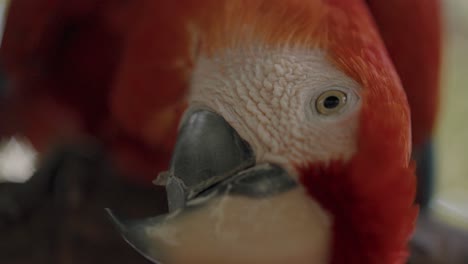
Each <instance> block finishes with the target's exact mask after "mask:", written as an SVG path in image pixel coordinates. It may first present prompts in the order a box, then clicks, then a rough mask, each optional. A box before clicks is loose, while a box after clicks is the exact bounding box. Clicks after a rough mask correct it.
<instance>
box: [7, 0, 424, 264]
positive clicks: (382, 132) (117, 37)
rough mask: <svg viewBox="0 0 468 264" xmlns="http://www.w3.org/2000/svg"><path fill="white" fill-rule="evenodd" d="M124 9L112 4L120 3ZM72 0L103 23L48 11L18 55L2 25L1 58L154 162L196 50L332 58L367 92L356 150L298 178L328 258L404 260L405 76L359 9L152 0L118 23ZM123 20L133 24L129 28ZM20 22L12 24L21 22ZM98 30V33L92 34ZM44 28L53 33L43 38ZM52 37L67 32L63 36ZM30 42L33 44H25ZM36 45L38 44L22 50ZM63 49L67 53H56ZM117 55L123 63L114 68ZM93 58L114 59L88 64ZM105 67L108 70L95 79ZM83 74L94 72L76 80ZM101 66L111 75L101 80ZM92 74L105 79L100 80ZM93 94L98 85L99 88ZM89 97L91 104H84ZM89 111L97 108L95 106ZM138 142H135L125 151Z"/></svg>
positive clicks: (408, 189) (339, 3) (19, 79)
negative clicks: (324, 230) (327, 235)
mask: <svg viewBox="0 0 468 264" xmlns="http://www.w3.org/2000/svg"><path fill="white" fill-rule="evenodd" d="M16 1H19V4H17V5H18V7H17V8H20V5H21V4H20V3H22V4H27V3H28V1H27V0H16ZM129 2H130V1H129ZM129 2H126V1H122V2H120V1H119V4H122V5H125V3H127V4H128V3H129ZM50 3H53V2H50ZM76 3H83V6H86V7H87V8H88V9H86V10H94V11H93V12H95V13H93V12H91V11H88V12H91V14H102V13H105V14H107V15H106V16H104V17H105V18H106V19H103V17H102V15H100V16H98V18H99V19H98V20H96V21H95V22H93V24H97V25H102V27H96V25H94V26H93V27H92V28H91V27H89V28H87V27H86V26H87V25H88V26H89V24H88V23H89V17H88V18H87V19H86V20H85V21H88V22H87V23H84V22H83V23H81V24H80V23H78V25H81V26H80V27H78V28H79V29H82V30H83V31H80V30H77V29H76V28H75V30H74V31H71V33H70V34H71V36H68V37H67V38H63V35H61V34H58V33H57V29H55V30H56V31H53V30H52V29H50V28H49V27H50V24H52V25H54V24H55V25H56V24H57V21H64V20H65V21H75V22H76V20H73V19H71V18H70V17H72V18H73V16H71V15H69V14H68V15H67V16H65V17H60V19H59V20H55V19H57V18H56V17H57V14H61V12H58V11H55V13H53V14H54V15H48V16H45V17H47V19H46V20H45V21H46V22H44V23H35V25H37V24H39V25H43V24H45V25H46V26H44V27H42V28H46V29H47V30H36V31H33V32H35V34H31V35H29V34H27V33H26V31H20V32H23V34H25V35H22V34H20V35H19V36H22V40H21V41H20V42H19V43H24V44H28V46H26V47H23V48H22V49H20V48H18V47H16V46H15V45H18V39H15V34H18V33H17V32H18V31H16V30H15V27H18V26H14V25H15V23H11V24H10V25H7V26H8V28H7V32H6V33H7V35H6V42H5V46H4V47H3V50H2V52H3V54H4V56H5V57H6V61H7V64H6V68H7V70H8V71H9V72H10V74H11V75H12V76H13V77H14V79H13V81H14V83H13V84H14V85H15V87H19V89H20V90H24V89H26V87H31V86H30V84H31V83H33V84H34V86H33V87H34V88H29V89H34V90H36V91H41V92H40V93H39V95H44V94H51V93H45V91H53V93H52V94H54V100H57V101H60V102H66V103H63V104H65V106H66V108H70V109H73V110H72V111H73V112H74V113H77V115H78V116H79V118H80V119H82V120H84V121H83V122H84V123H89V122H90V123H89V124H94V125H89V127H91V129H89V128H88V129H89V131H90V132H91V133H92V134H98V135H100V136H101V137H103V138H105V139H106V140H107V141H108V142H109V140H108V138H109V137H110V138H112V139H114V140H120V137H117V136H116V135H119V136H120V135H122V134H123V135H125V136H126V137H124V138H131V139H132V140H134V141H136V142H139V143H141V144H142V145H143V146H144V149H147V150H148V149H149V150H150V152H148V153H151V154H152V155H151V157H155V156H156V157H163V156H164V155H162V156H161V155H159V156H158V154H160V152H158V150H160V148H161V146H165V147H164V148H162V149H164V150H168V149H170V147H167V146H168V145H171V144H170V143H165V144H162V143H164V142H172V141H171V140H167V139H168V138H170V137H171V135H175V127H176V124H177V122H178V119H179V117H180V112H181V111H180V109H181V108H182V109H183V107H184V104H185V102H184V97H185V95H186V91H187V90H188V85H189V82H190V72H191V70H192V68H193V66H194V64H195V63H196V57H197V55H199V54H204V55H205V56H214V55H215V54H217V53H219V52H222V51H223V50H226V49H230V48H237V49H243V48H249V47H251V46H252V45H257V44H258V45H262V47H263V48H269V47H278V46H280V47H283V48H287V47H288V46H294V47H304V48H320V49H322V50H324V51H325V52H327V54H328V57H329V60H330V61H332V62H333V63H334V64H335V65H336V66H337V67H338V68H339V69H341V70H342V71H343V72H345V73H346V74H347V75H348V76H350V77H351V78H353V79H354V80H355V81H356V82H358V83H359V84H360V85H361V86H362V87H363V94H362V102H363V104H362V109H361V114H360V127H359V133H358V134H359V136H358V139H357V140H358V144H357V145H358V150H357V152H356V154H355V155H354V156H353V158H352V159H351V160H348V161H344V160H335V161H329V162H324V163H310V164H307V165H303V164H299V165H298V166H297V168H298V170H299V172H300V180H301V181H302V183H303V184H304V186H305V187H306V189H307V190H308V192H309V193H310V195H311V196H312V197H313V198H315V199H317V200H318V201H319V202H320V204H322V206H323V207H324V208H325V209H326V210H328V211H329V212H330V214H331V215H332V218H333V220H334V223H333V230H334V235H333V248H332V256H331V259H332V263H335V264H338V263H351V264H353V263H360V264H366V263H382V264H396V263H404V261H405V258H406V256H407V250H406V243H407V241H408V239H409V237H410V235H411V231H412V229H413V225H414V222H415V218H416V214H417V208H416V207H414V205H413V201H414V195H415V178H414V173H413V167H412V166H411V165H410V161H409V156H410V152H411V135H410V127H409V126H410V112H409V108H408V104H407V101H406V96H405V94H404V91H403V89H402V86H401V83H400V80H399V78H398V76H397V74H396V71H395V70H394V68H393V65H392V63H391V61H390V58H389V57H388V55H387V52H386V50H385V47H384V43H383V42H382V40H381V38H380V36H379V34H378V32H377V29H376V27H375V24H374V21H373V20H372V16H371V14H370V13H369V10H368V9H367V6H366V4H365V2H363V1H360V0H355V1H351V0H323V1H320V0H310V1H304V0H290V1H288V2H287V4H285V3H286V2H285V1H284V0H269V1H266V0H239V1H220V0H204V1H200V0H180V1H154V0H148V1H138V2H132V3H134V4H132V6H133V7H134V8H136V9H138V10H139V11H140V12H138V16H134V17H132V16H131V14H130V15H128V16H127V17H125V18H127V19H128V20H125V21H120V20H118V19H115V17H119V16H117V15H115V16H111V15H108V14H113V12H117V11H115V10H122V9H119V8H116V7H115V6H118V5H119V4H115V5H114V4H113V5H111V4H108V3H107V2H105V1H102V2H98V3H99V4H90V6H92V8H91V7H89V6H87V5H84V3H85V2H78V1H77V2H76ZM106 3H107V4H106ZM57 6H59V5H58V4H57V3H55V6H54V8H50V9H48V11H47V12H45V13H46V14H47V13H51V12H52V11H51V10H57V9H56V8H58V7H57ZM108 6H114V8H115V9H112V10H113V11H112V12H110V11H109V12H107V11H106V12H104V11H103V9H102V8H108ZM98 7H99V8H98ZM120 7H121V8H122V6H120ZM42 8H46V7H42ZM62 8H63V7H62ZM100 8H101V9H100ZM18 10H19V9H18ZM12 12H13V11H12ZM17 12H19V11H17ZM83 12H84V11H83ZM96 12H97V13H96ZM100 12H101V13H100ZM130 13H131V12H130ZM136 13H137V12H135V14H136ZM23 14H24V13H21V15H20V14H19V13H18V14H16V15H15V13H12V15H11V16H12V19H15V18H16V19H17V20H21V17H20V16H24V15H23ZM85 14H88V13H86V12H85ZM114 14H115V13H114ZM90 16H91V17H93V16H92V15H90ZM79 17H81V18H83V13H79V15H76V14H75V19H77V18H79ZM84 17H86V16H84ZM112 17H113V19H111V18H112ZM129 17H130V18H129ZM176 18H177V19H176ZM63 19H64V20H63ZM38 20H39V21H42V20H40V19H38ZM78 21H80V20H78ZM129 21H131V22H132V23H131V24H130V25H126V26H124V24H125V22H129ZM20 22H21V21H19V22H17V23H18V25H21V23H27V22H25V21H23V22H21V23H20ZM67 23H69V22H67ZM67 23H65V24H67ZM59 25H63V23H59ZM75 25H76V24H75ZM243 25H255V26H249V27H244V26H243ZM29 26H31V25H29ZM55 27H57V26H55ZM129 27H131V30H129V29H128V28H129ZM52 28H54V27H52ZM102 28H104V29H102ZM100 29H102V31H97V32H96V30H100ZM51 30H52V33H47V34H46V33H44V32H50V31H51ZM37 32H40V33H37ZM58 32H62V33H63V29H62V30H58ZM80 32H81V34H91V36H92V37H89V35H86V36H88V37H87V38H85V39H86V40H87V41H84V39H81V38H78V37H79V33H80ZM93 34H95V35H93ZM57 36H62V37H57ZM73 36H75V37H77V39H76V41H69V42H64V39H73V38H71V37H73ZM16 37H18V36H16ZM29 38H31V39H32V40H28V41H25V40H26V39H29ZM103 38H109V39H103ZM111 38H112V40H110V39H111ZM88 41H90V42H88ZM92 41H96V43H95V44H97V43H100V45H102V44H103V42H105V43H106V45H103V46H104V47H102V46H96V48H97V47H102V48H101V49H98V50H97V51H96V50H95V49H94V48H90V49H86V47H90V46H87V45H86V44H88V45H91V46H92V43H91V42H92ZM108 41H110V42H112V44H111V43H108ZM34 43H35V44H36V46H34V45H33V46H32V47H31V46H29V44H34ZM114 45H116V47H114ZM58 47H60V49H59V50H66V51H67V52H65V51H64V52H63V53H58V55H57V52H56V50H57V48H58ZM66 48H68V49H69V50H67V49H66ZM113 49H115V51H113ZM12 51H14V52H12ZM52 54H55V56H51V55H52ZM106 54H107V56H106ZM32 55H34V56H32ZM72 55H73V57H68V56H72ZM92 55H93V56H99V57H92ZM114 55H115V56H117V57H114ZM75 56H76V57H75ZM90 56H91V57H90ZM101 56H103V57H101ZM19 58H20V59H19ZM86 58H88V59H90V61H87V60H85V59H86ZM65 59H66V60H65ZM113 59H115V60H117V59H118V60H119V63H117V62H115V61H113ZM94 60H99V61H101V60H102V63H104V62H107V63H109V64H105V65H99V67H96V68H94V67H86V66H89V65H90V64H91V62H92V61H94ZM31 62H36V64H32V63H31ZM37 62H39V63H40V65H41V67H40V70H41V71H40V72H38V70H37V68H33V69H29V68H24V67H31V66H30V65H37ZM65 62H67V63H65ZM70 62H73V64H71V65H70V64H69V63H70ZM78 62H80V64H79V65H78ZM75 63H77V65H75ZM117 64H118V65H117ZM28 65H29V66H28ZM52 66H54V67H52ZM71 66H75V67H71ZM83 66H84V69H82V68H81V67H83ZM44 67H45V68H44ZM103 67H110V68H112V69H113V70H109V69H106V71H104V72H101V71H100V69H102V68H103ZM34 69H36V70H34ZM44 69H47V71H44ZM92 69H94V70H95V71H91V70H92ZM83 70H88V71H90V72H91V73H93V74H95V75H93V74H90V73H83V72H82V71H83ZM107 70H108V71H109V72H110V73H106V72H107ZM32 73H36V74H35V76H36V77H34V78H31V76H34V75H32ZM39 73H40V74H39ZM67 74H68V75H67ZM101 74H102V76H100V75H101ZM38 75H39V77H37V76H38ZM82 75H86V77H83V76H82ZM62 76H63V77H62ZM96 76H99V77H96ZM53 77H54V78H53ZM56 77H62V78H63V79H62V78H58V80H60V83H54V82H52V81H54V80H55V79H56ZM88 77H89V79H88ZM104 77H106V78H104ZM51 78H53V80H51ZM95 79H99V80H101V81H102V79H105V80H106V81H103V82H101V83H99V85H98V84H96V82H95ZM91 87H92V88H91ZM88 88H89V90H87V89H88ZM50 89H52V90H50ZM83 89H85V90H83ZM96 89H100V90H99V92H97V91H98V90H96ZM63 91H66V93H63ZM85 91H88V93H86V92H85ZM61 92H62V95H61V96H62V97H60V94H61ZM75 92H76V93H77V94H74V93H75ZM94 93H96V94H94ZM69 95H73V96H69ZM68 97H71V98H68ZM32 98H33V99H34V100H33V101H31V102H37V100H38V98H41V97H32ZM78 98H81V100H83V99H86V100H87V102H88V103H89V104H90V106H84V107H83V105H81V104H80V102H81V100H77V101H75V102H73V100H71V99H78ZM89 98H93V99H94V100H96V101H94V100H93V101H88V99H89ZM93 102H94V103H93ZM61 104H62V103H61ZM74 104H75V105H74ZM28 105H31V103H30V104H28ZM65 106H63V105H60V107H62V108H65ZM93 106H94V107H99V109H97V108H96V109H94V110H90V109H92V107H93ZM30 107H32V106H30ZM89 107H91V108H89ZM82 108H83V109H82ZM29 109H31V108H29ZM36 110H37V109H36ZM87 111H89V112H87ZM96 111H97V112H99V113H100V114H101V118H100V119H94V118H91V117H93V116H94V115H93V114H95V112H96ZM86 113H87V114H86ZM43 116H48V115H47V113H45V114H44V115H43ZM49 118H50V117H49ZM90 118H91V119H90ZM88 119H90V120H95V123H93V122H91V121H87V120H88ZM103 124H106V126H105V129H104V131H107V134H106V133H102V130H96V129H103V126H104V125H103ZM93 128H94V129H95V130H93ZM109 128H113V129H117V130H110V129H109ZM109 131H111V132H109ZM112 131H113V132H112ZM115 131H118V132H119V133H116V132H115ZM49 132H50V131H49ZM103 135H106V137H104V136H103ZM113 142H116V143H117V145H120V146H121V144H122V143H121V142H120V141H113ZM124 142H129V141H124ZM134 146H135V145H130V147H131V149H132V150H133V147H134ZM125 153H131V152H125ZM139 153H141V152H139ZM155 153H156V155H155ZM132 157H135V156H132ZM154 160H156V159H154ZM152 161H153V160H152ZM291 162H294V161H291ZM157 164H159V163H155V166H154V169H155V170H156V169H157V166H156V165H157Z"/></svg>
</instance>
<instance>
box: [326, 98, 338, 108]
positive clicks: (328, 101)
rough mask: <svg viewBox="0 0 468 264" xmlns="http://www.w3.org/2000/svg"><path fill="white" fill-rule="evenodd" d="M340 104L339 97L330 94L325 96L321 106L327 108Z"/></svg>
mask: <svg viewBox="0 0 468 264" xmlns="http://www.w3.org/2000/svg"><path fill="white" fill-rule="evenodd" d="M338 105H340V98H338V97H336V96H334V95H332V96H328V97H327V98H325V100H324V101H323V106H324V107H325V108H327V109H333V108H336V107H337V106H338Z"/></svg>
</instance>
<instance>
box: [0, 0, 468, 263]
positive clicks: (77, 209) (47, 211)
mask: <svg viewBox="0 0 468 264" xmlns="http://www.w3.org/2000/svg"><path fill="white" fill-rule="evenodd" d="M442 2H443V5H444V16H445V20H444V27H445V36H444V42H443V44H444V56H443V72H442V92H441V109H440V114H439V119H438V127H437V131H436V136H435V162H434V168H435V175H436V186H435V197H434V199H433V202H432V204H431V210H432V212H433V213H434V216H435V217H436V219H437V223H438V225H446V226H448V230H449V231H447V232H448V233H460V232H468V151H467V150H468V102H467V100H468V1H467V0H442ZM0 4H1V5H3V6H4V4H5V1H3V2H2V1H0ZM0 26H3V25H2V24H0ZM0 85H3V84H0ZM0 99H1V93H0ZM0 125H1V124H0ZM5 144H6V143H5V142H3V145H5ZM0 145H1V144H0ZM21 155H22V156H24V155H26V154H25V153H24V152H21V153H20V156H21ZM53 157H54V158H51V160H48V161H46V162H45V164H46V166H45V167H44V169H42V170H41V171H39V172H37V173H36V174H35V176H34V177H33V178H32V179H31V180H30V181H29V186H31V187H30V188H26V189H25V188H24V187H23V186H22V184H21V183H1V182H2V180H1V179H0V263H2V264H26V263H35V264H42V263H44V264H53V263H57V264H72V263H73V264H74V263H102V262H105V261H106V262H108V263H113V264H118V263H149V262H147V261H146V260H144V258H142V257H141V256H139V255H138V254H137V253H136V252H134V251H133V250H132V249H131V248H130V247H129V246H127V245H126V244H125V243H124V242H123V241H122V239H121V238H120V237H119V235H118V234H117V232H116V231H115V230H114V229H113V227H112V226H111V225H110V222H109V221H108V219H107V218H106V215H105V214H104V211H103V208H106V207H110V208H113V209H116V211H117V212H118V213H121V214H123V215H127V216H130V217H138V216H148V215H154V214H157V213H158V212H162V211H163V210H165V206H166V205H165V198H164V197H165V194H164V190H163V189H161V188H159V189H157V188H156V187H148V186H140V185H138V184H135V183H131V182H128V181H126V180H125V177H116V175H117V172H116V171H114V170H112V166H111V165H109V163H108V162H107V160H106V159H105V153H104V152H103V151H102V150H101V149H100V148H99V146H98V145H86V144H84V145H81V146H80V147H77V146H64V147H61V148H60V149H56V150H55V155H53ZM1 159H2V157H0V167H1V166H6V165H5V164H4V163H5V162H4V163H2V162H1ZM4 161H5V159H4ZM10 162H11V161H10ZM8 164H11V163H8ZM8 164H7V165H8ZM56 164H60V166H59V167H57V166H56ZM65 172H66V173H67V175H66V177H64V176H63V174H64V173H65ZM70 172H73V173H70ZM0 176H1V175H0ZM0 178H1V177H0ZM38 186H39V187H38ZM11 197H15V200H12V198H11ZM423 224H424V223H423ZM423 224H422V226H423ZM427 230H429V231H427ZM433 230H439V229H437V228H433V226H432V225H431V224H429V225H428V227H427V228H426V230H425V231H424V232H422V233H424V234H425V232H432V231H433ZM440 230H446V229H445V227H444V228H442V229H440ZM462 230H464V231H462ZM443 232H445V231H443ZM428 237H429V238H431V236H422V240H424V239H425V238H428ZM432 238H433V237H432ZM429 240H430V239H429ZM460 241H465V240H460ZM465 242H466V241H465ZM463 243H464V242H459V243H458V244H459V245H458V248H457V250H459V251H460V248H461V250H464V249H466V251H467V252H468V243H467V244H463ZM447 245H451V244H450V243H448V244H447ZM428 247H429V248H431V247H432V248H434V247H443V245H442V244H440V245H439V244H436V245H435V246H434V245H430V246H428ZM416 250H418V248H416ZM444 252H450V250H445V251H444ZM419 253H420V254H428V252H425V251H424V250H422V251H421V252H419ZM455 254H458V253H455ZM421 259H423V260H418V259H415V260H414V263H427V264H429V263H445V264H455V262H450V261H449V260H447V258H445V260H446V261H444V260H442V261H440V260H438V261H439V262H435V261H434V262H432V260H431V259H430V258H423V257H421ZM457 263H461V264H467V263H468V256H467V257H466V258H465V259H464V260H461V262H457Z"/></svg>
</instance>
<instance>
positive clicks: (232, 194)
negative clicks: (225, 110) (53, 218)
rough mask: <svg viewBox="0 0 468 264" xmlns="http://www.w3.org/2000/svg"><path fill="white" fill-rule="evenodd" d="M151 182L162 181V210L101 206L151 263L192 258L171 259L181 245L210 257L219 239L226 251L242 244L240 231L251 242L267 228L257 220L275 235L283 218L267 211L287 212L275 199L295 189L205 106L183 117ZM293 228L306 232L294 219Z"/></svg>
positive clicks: (282, 173) (278, 169)
mask: <svg viewBox="0 0 468 264" xmlns="http://www.w3.org/2000/svg"><path fill="white" fill-rule="evenodd" d="M156 183H157V184H165V186H166V190H167V197H168V203H169V213H168V214H164V215H159V216H156V217H152V218H148V219H143V220H122V219H119V218H118V217H117V216H116V215H114V214H113V213H112V212H111V211H110V210H109V209H106V210H107V212H108V214H109V216H110V219H111V220H112V221H113V222H114V224H115V226H116V227H117V229H118V230H119V231H120V233H121V234H122V236H123V238H124V239H125V240H126V241H127V242H128V243H129V244H130V245H131V246H132V247H133V248H135V249H136V250H137V251H138V252H140V253H141V254H142V255H143V256H145V257H146V258H147V259H149V260H150V261H152V262H154V263H187V262H188V263H190V262H191V263H198V262H196V261H195V262H194V261H193V260H190V259H185V260H180V261H176V260H175V257H177V255H179V256H181V255H183V254H182V253H180V252H181V250H182V249H184V248H185V249H186V250H187V247H191V249H188V250H192V252H191V254H187V255H188V256H192V257H193V256H194V255H197V254H198V255H203V254H206V255H210V254H211V255H213V254H212V253H213V252H214V251H216V250H215V249H214V248H215V247H217V246H219V245H220V244H222V243H227V244H228V246H227V248H229V244H230V245H231V246H232V243H240V237H245V235H242V234H240V233H239V232H241V231H239V230H241V229H243V228H244V229H246V230H250V231H248V232H247V233H248V234H249V239H250V240H249V241H250V242H252V243H254V242H253V241H254V240H255V239H254V238H252V236H251V235H252V234H253V233H255V232H257V231H258V230H260V229H262V228H264V227H265V226H268V225H267V224H265V223H262V217H263V218H265V219H266V220H265V221H266V222H269V223H270V224H271V225H269V227H268V228H270V227H271V228H272V229H271V230H269V229H268V230H267V229H264V230H262V231H261V232H266V233H267V234H272V233H275V234H276V235H278V236H281V234H279V233H278V232H282V230H281V228H278V226H276V225H277V224H281V221H283V220H281V217H277V218H275V216H272V215H269V214H270V213H271V212H273V213H275V212H276V213H277V214H288V213H287V210H289V208H291V207H290V206H289V205H287V204H283V206H282V207H281V204H278V203H277V202H275V199H283V198H281V196H285V195H289V194H291V193H292V192H294V190H296V189H298V188H297V187H298V184H297V182H296V180H295V179H293V178H292V177H290V176H289V175H288V173H287V172H286V171H285V170H284V169H282V168H281V167H279V166H276V165H274V164H266V163H265V164H255V155H254V153H253V151H252V149H251V147H250V146H249V144H248V143H247V142H245V141H244V140H242V138H241V137H240V136H239V134H238V133H237V132H236V131H235V130H234V129H233V128H232V127H231V126H230V125H229V124H228V123H227V122H226V121H225V120H224V119H223V118H222V117H221V116H219V115H218V114H216V113H214V112H211V111H209V110H205V109H194V110H191V111H189V112H188V113H187V114H186V115H185V117H184V119H183V120H182V124H181V127H180V130H179V136H178V139H177V143H176V146H175V151H174V153H173V157H172V161H171V166H170V169H169V171H167V172H164V173H162V174H161V175H160V177H159V179H158V180H157V182H156ZM298 204H302V203H297V202H294V205H295V206H296V207H297V206H299V207H300V205H298ZM278 206H279V207H278ZM305 206H308V205H305ZM280 207H281V208H282V209H278V208H280ZM293 207H294V206H293ZM275 208H276V209H275ZM281 210H282V211H281ZM291 210H303V208H292V209H291ZM265 212H266V213H265ZM259 214H261V215H259ZM299 218H300V217H299ZM284 221H287V220H284ZM273 222H274V223H273ZM299 222H300V221H299ZM304 222H307V221H304ZM238 231H239V232H238ZM258 232H260V231H258ZM285 232H286V231H285ZM297 232H299V233H301V232H302V233H304V230H303V229H302V230H301V224H300V223H299V224H298V227H297ZM262 236H263V235H259V237H262ZM279 238H280V240H281V237H279ZM286 243H291V242H286ZM292 243H294V242H292ZM299 243H300V242H299ZM197 244H199V245H200V244H205V245H207V247H208V248H211V250H212V251H213V252H211V253H210V250H208V251H207V252H205V253H203V250H199V247H198V246H199V245H198V246H197ZM208 245H211V246H208ZM197 248H198V249H197ZM218 251H219V252H222V250H218ZM174 252H178V253H177V254H176V253H174ZM179 253H180V254H179ZM213 259H214V257H213ZM204 263H211V262H209V261H208V262H205V261H204ZM214 263H216V261H214ZM223 263H226V262H223ZM255 263H257V262H255Z"/></svg>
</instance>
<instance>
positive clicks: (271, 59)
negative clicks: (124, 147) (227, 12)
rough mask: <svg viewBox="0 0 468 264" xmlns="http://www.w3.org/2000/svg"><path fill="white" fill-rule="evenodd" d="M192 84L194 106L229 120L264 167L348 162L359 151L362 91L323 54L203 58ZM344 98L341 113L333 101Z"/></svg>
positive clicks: (252, 52)
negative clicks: (358, 130) (341, 96)
mask: <svg viewBox="0 0 468 264" xmlns="http://www.w3.org/2000/svg"><path fill="white" fill-rule="evenodd" d="M192 78H193V79H192V83H191V94H190V97H189V101H190V103H191V104H192V105H201V106H206V107H208V108H211V109H212V110H213V111H215V112H217V113H218V114H220V115H222V116H223V117H224V118H225V119H226V121H227V122H229V124H230V125H231V126H232V127H233V128H234V129H235V130H236V131H237V132H238V133H239V135H240V136H241V137H242V138H244V139H245V140H246V141H247V142H249V143H250V145H251V146H252V148H253V150H254V151H255V154H256V157H257V162H259V163H260V162H274V163H278V164H280V165H283V166H285V167H286V168H290V164H291V162H293V163H295V164H298V165H301V164H304V163H306V162H307V163H310V162H316V161H329V160H332V159H343V160H346V159H349V158H350V157H351V155H352V154H353V153H354V152H355V151H356V133H357V128H358V113H359V111H358V110H359V108H360V100H359V99H360V97H359V94H360V92H361V87H360V86H359V85H358V84H357V83H356V82H355V81H354V80H352V79H351V78H349V77H348V76H347V75H346V74H345V73H343V72H341V71H340V70H339V69H337V68H336V67H335V66H333V65H332V64H331V63H330V62H329V61H328V59H327V58H326V54H324V53H323V52H322V51H320V50H307V51H306V50H301V49H291V48H282V49H277V50H273V49H271V50H267V49H249V50H241V51H240V50H234V51H226V52H224V53H223V54H218V55H214V56H212V57H206V56H201V57H200V58H199V60H198V62H197V65H196V67H195V69H194V72H193V77H192ZM328 94H330V95H337V96H335V97H327V96H328ZM340 95H344V97H343V98H344V102H341V103H342V105H340V109H339V110H337V111H334V108H333V107H334V103H335V104H336V102H334V101H333V100H328V98H332V99H337V97H340ZM324 98H325V100H328V101H327V102H326V103H324ZM319 99H320V100H321V101H320V100H319ZM319 101H320V102H319ZM324 106H325V108H323V107H324ZM326 107H329V108H326ZM330 107H332V108H330ZM323 109H325V110H328V109H331V111H330V112H327V111H320V110H323Z"/></svg>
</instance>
